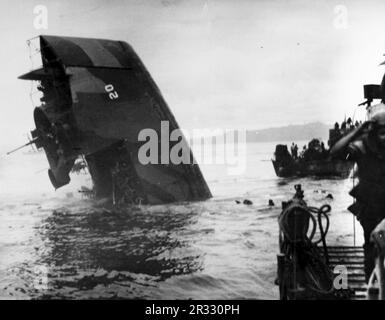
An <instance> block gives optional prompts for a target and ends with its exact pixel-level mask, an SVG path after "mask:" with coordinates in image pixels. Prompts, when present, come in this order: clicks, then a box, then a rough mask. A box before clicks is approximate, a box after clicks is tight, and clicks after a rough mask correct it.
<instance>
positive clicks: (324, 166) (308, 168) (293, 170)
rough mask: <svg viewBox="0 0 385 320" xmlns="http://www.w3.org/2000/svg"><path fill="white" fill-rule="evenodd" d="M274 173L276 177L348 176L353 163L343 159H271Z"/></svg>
mask: <svg viewBox="0 0 385 320" xmlns="http://www.w3.org/2000/svg"><path fill="white" fill-rule="evenodd" d="M272 162H273V166H274V170H275V173H276V175H277V176H278V177H282V178H290V177H306V176H316V177H337V178H343V179H345V178H348V177H349V175H350V172H351V170H352V169H353V166H354V163H353V162H351V161H343V160H333V161H331V160H317V161H298V160H297V161H291V162H289V163H285V164H283V163H279V162H278V161H275V160H272Z"/></svg>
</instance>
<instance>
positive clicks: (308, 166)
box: [272, 129, 354, 179]
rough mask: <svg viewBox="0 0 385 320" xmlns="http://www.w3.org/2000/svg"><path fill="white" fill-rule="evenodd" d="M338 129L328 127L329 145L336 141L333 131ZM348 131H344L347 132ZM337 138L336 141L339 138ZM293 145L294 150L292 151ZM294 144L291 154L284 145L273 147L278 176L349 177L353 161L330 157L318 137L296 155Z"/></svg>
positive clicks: (273, 160) (275, 168)
mask: <svg viewBox="0 0 385 320" xmlns="http://www.w3.org/2000/svg"><path fill="white" fill-rule="evenodd" d="M336 130H338V129H330V131H329V141H328V144H329V146H331V145H333V144H334V142H335V141H336V139H335V136H336V134H335V132H336ZM347 132H348V131H346V133H347ZM339 137H340V136H339ZM339 137H338V138H337V141H338V139H339ZM293 146H294V151H293ZM295 148H297V146H296V145H294V144H293V145H292V154H290V153H289V151H288V148H287V146H286V145H282V144H278V145H276V147H275V152H274V157H275V159H272V163H273V166H274V170H275V173H276V175H277V176H278V177H282V178H289V177H306V176H316V177H336V178H343V179H346V178H348V177H349V175H350V172H351V170H352V169H353V166H354V163H353V162H352V161H347V160H345V159H331V158H330V157H329V151H328V150H326V149H325V148H324V145H323V143H322V142H321V141H320V140H319V139H313V140H311V141H310V142H309V144H308V148H307V149H306V147H305V146H304V149H303V151H302V152H301V154H300V155H297V151H296V149H295Z"/></svg>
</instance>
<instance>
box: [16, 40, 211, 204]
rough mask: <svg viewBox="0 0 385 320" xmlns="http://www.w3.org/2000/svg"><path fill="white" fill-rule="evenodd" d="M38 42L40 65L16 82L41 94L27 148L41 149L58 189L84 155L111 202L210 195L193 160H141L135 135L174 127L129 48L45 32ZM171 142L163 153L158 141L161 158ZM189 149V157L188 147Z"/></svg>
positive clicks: (99, 193) (101, 194)
mask: <svg viewBox="0 0 385 320" xmlns="http://www.w3.org/2000/svg"><path fill="white" fill-rule="evenodd" d="M37 41H38V44H39V55H40V57H41V62H42V65H41V66H40V67H39V68H37V69H35V70H33V71H30V72H28V73H26V74H24V75H22V76H20V77H19V78H20V79H23V80H33V81H36V82H37V89H38V90H39V91H40V92H41V98H40V105H38V106H36V107H35V109H34V111H33V118H34V122H35V125H36V129H34V130H33V131H31V135H32V141H31V142H30V143H29V144H34V145H35V146H36V147H37V148H38V149H43V150H44V152H45V154H46V157H47V160H48V163H49V170H48V177H49V179H50V181H51V183H52V185H53V187H54V188H55V189H58V188H60V187H62V186H64V185H67V184H69V183H70V172H71V169H72V168H73V166H74V163H75V161H76V160H77V159H79V157H81V158H83V159H84V160H85V162H86V164H87V167H88V170H89V173H90V175H91V177H92V181H93V186H94V187H93V193H94V194H95V196H97V197H110V198H111V199H112V200H113V201H114V203H130V204H132V203H134V204H137V203H143V204H162V203H170V202H176V201H178V202H179V201H196V200H205V199H208V198H210V197H211V193H210V190H209V188H208V186H207V184H206V181H205V179H204V177H203V175H202V173H201V171H200V168H199V166H198V165H197V164H196V162H195V161H191V162H190V163H179V164H174V163H172V162H166V163H145V164H143V163H142V162H141V161H139V158H138V153H139V149H140V147H141V146H142V145H143V142H142V141H138V135H139V133H140V132H141V131H142V130H143V129H150V130H154V132H156V133H157V134H158V137H161V135H162V132H161V123H164V122H167V123H168V125H169V131H170V132H172V131H173V130H175V129H178V128H179V126H178V124H177V122H176V120H175V118H174V116H173V114H172V112H171V110H170V108H169V107H168V105H167V103H166V101H165V100H164V98H163V97H162V94H161V92H160V90H159V88H158V87H157V85H156V84H155V82H154V80H153V79H152V77H151V76H150V74H149V72H148V71H147V69H146V68H145V66H144V64H143V63H142V61H141V60H140V58H139V57H138V55H137V54H136V53H135V51H134V50H133V48H132V47H131V46H130V45H129V44H127V43H126V42H123V41H113V40H102V39H90V38H73V37H59V36H44V35H42V36H39V37H38V38H37ZM166 138H167V139H168V140H169V136H167V137H166ZM183 139H184V137H183ZM176 143H178V142H172V141H170V142H169V145H168V146H167V148H166V150H165V149H164V146H160V141H159V148H158V149H159V151H157V152H158V153H159V158H160V157H163V156H164V153H165V152H166V153H167V152H170V151H171V149H172V147H173V146H174V145H175V144H176ZM187 148H188V152H189V154H190V157H191V159H194V157H193V154H192V151H191V149H190V148H189V147H188V144H187ZM160 150H162V151H160ZM161 153H162V154H161Z"/></svg>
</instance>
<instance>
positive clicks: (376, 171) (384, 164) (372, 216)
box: [330, 103, 385, 280]
mask: <svg viewBox="0 0 385 320" xmlns="http://www.w3.org/2000/svg"><path fill="white" fill-rule="evenodd" d="M373 107H375V108H374V110H375V111H374V112H373V113H372V114H371V119H370V120H369V121H366V122H365V123H363V124H362V125H361V126H359V127H358V128H356V129H354V130H353V131H351V132H350V133H349V134H347V135H346V136H345V137H343V138H342V139H340V140H339V141H338V142H337V143H336V144H335V145H334V146H333V147H332V149H331V151H330V154H331V155H332V157H333V156H340V155H343V156H344V157H346V158H347V159H350V160H354V161H355V162H356V163H357V168H358V171H357V176H358V179H359V183H358V185H357V186H355V187H354V188H353V189H352V190H351V191H350V195H351V196H352V197H354V198H355V199H356V202H355V203H354V204H353V205H351V206H350V207H349V208H348V209H349V211H351V212H352V213H353V214H354V215H356V217H357V219H358V220H359V221H360V223H361V225H362V228H363V231H364V238H365V244H364V253H365V275H366V279H367V280H368V279H369V277H370V275H371V273H372V271H373V268H374V257H375V250H374V246H373V244H372V243H371V242H370V235H371V233H372V231H373V229H374V228H375V227H376V226H377V224H378V223H380V222H381V221H382V220H383V219H384V218H385V104H383V103H381V104H379V105H376V106H373Z"/></svg>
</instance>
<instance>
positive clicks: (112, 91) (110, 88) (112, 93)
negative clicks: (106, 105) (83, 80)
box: [104, 84, 119, 100]
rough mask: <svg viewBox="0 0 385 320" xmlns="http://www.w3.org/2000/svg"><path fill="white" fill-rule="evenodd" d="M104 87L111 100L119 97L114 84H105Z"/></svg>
mask: <svg viewBox="0 0 385 320" xmlns="http://www.w3.org/2000/svg"><path fill="white" fill-rule="evenodd" d="M104 89H105V90H106V91H107V92H108V96H109V97H110V99H111V100H116V99H118V98H119V95H118V93H117V92H116V91H115V89H114V86H113V85H112V84H107V85H106V86H105V87H104Z"/></svg>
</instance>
